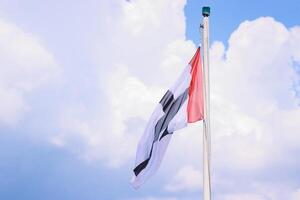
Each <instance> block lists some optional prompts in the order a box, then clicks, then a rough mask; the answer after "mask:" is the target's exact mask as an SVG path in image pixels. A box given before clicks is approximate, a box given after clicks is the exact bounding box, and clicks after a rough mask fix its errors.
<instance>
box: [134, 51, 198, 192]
mask: <svg viewBox="0 0 300 200" xmlns="http://www.w3.org/2000/svg"><path fill="white" fill-rule="evenodd" d="M203 118H204V102H203V76H202V63H201V56H200V47H199V48H198V49H197V51H196V53H195V55H194V56H193V58H192V60H191V61H190V63H189V64H188V65H187V67H186V68H185V69H184V71H183V72H182V74H181V75H180V77H179V79H178V80H177V81H176V82H175V84H174V85H173V86H172V87H171V88H170V89H169V90H168V91H167V92H166V93H165V95H164V96H163V98H162V99H161V100H160V102H159V104H158V105H157V107H156V108H155V110H154V112H153V113H152V115H151V117H150V120H149V122H148V124H147V126H146V129H145V131H144V134H143V136H142V138H141V140H140V142H139V144H138V149H137V153H136V166H135V168H134V170H133V171H134V176H133V179H132V185H133V187H135V188H138V187H139V186H141V185H142V184H143V183H144V182H145V181H146V180H147V179H148V178H149V177H150V176H152V175H153V174H154V173H155V172H156V171H157V169H158V167H159V165H160V163H161V160H162V158H163V156H164V153H165V151H166V148H167V146H168V143H169V141H170V139H171V136H172V134H173V132H174V131H176V130H178V129H181V128H184V127H186V126H187V124H188V123H192V122H196V121H199V120H202V119H203Z"/></svg>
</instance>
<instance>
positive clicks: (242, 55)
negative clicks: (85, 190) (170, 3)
mask: <svg viewBox="0 0 300 200" xmlns="http://www.w3.org/2000/svg"><path fill="white" fill-rule="evenodd" d="M296 29H297V28H296V27H295V28H293V29H291V30H288V29H287V28H285V27H284V25H283V24H281V23H279V22H276V21H275V20H274V19H272V18H259V19H257V20H254V21H246V22H244V23H242V24H241V25H240V26H239V28H238V29H237V30H236V31H235V32H234V33H233V34H232V35H231V37H230V40H229V46H228V49H227V50H225V48H224V45H223V44H222V43H220V42H218V43H214V44H213V45H212V48H211V52H212V53H211V61H212V65H211V66H212V72H211V75H212V78H211V79H212V80H211V82H212V110H213V114H212V115H213V130H212V132H213V151H214V152H213V155H215V156H216V157H215V159H214V160H215V165H217V166H222V168H224V167H228V168H232V167H234V168H239V169H257V168H261V167H263V166H266V165H267V164H268V163H270V162H275V161H276V160H277V159H279V157H280V154H282V153H283V151H284V150H285V149H280V145H281V144H282V143H283V140H286V139H288V138H289V137H293V139H296V141H297V142H296V141H295V140H294V143H295V142H296V143H297V144H299V139H300V135H298V134H297V132H298V131H299V130H298V128H297V127H296V126H297V125H296V122H295V121H294V120H288V119H294V117H295V115H298V114H299V112H300V111H299V107H298V106H297V104H296V102H297V98H296V97H295V91H294V90H293V87H292V86H293V84H294V83H295V81H297V79H299V76H298V75H297V74H296V72H295V70H294V69H293V66H292V61H295V60H293V59H294V57H295V56H294V55H295V53H296V54H297V49H296V48H294V45H291V44H294V43H297V42H299V41H298V39H297V38H296V37H295V36H293V35H294V33H293V32H295V30H296ZM286 120H288V121H289V122H290V124H289V125H287V124H286V123H285V121H286ZM286 132H290V133H292V134H289V135H292V136H286ZM280 138H282V141H281V142H280V143H279V144H277V145H276V148H272V146H274V145H275V144H276V143H275V142H278V139H280ZM224 155H227V156H224Z"/></svg>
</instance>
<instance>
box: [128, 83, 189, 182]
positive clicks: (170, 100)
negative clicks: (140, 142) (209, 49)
mask: <svg viewBox="0 0 300 200" xmlns="http://www.w3.org/2000/svg"><path fill="white" fill-rule="evenodd" d="M188 92H189V88H187V89H186V90H185V91H184V92H183V93H182V94H181V95H180V96H178V97H177V99H175V100H174V95H173V94H172V92H170V91H169V90H168V91H167V93H166V94H165V95H164V96H163V98H162V99H161V101H160V103H161V105H162V107H163V110H164V109H165V110H164V112H165V114H164V115H163V116H162V117H161V118H160V119H159V120H158V121H157V123H156V125H155V129H154V139H153V142H152V145H151V151H150V154H149V157H148V158H147V159H146V160H144V161H143V162H141V163H140V164H139V165H138V166H137V167H135V168H134V170H133V171H134V174H135V176H138V174H139V173H140V172H141V171H142V170H143V169H145V168H146V167H147V165H148V163H149V161H150V159H151V156H152V150H153V146H154V143H155V142H156V141H158V139H159V140H161V139H162V138H163V137H165V136H166V135H168V134H172V133H169V132H168V130H167V129H168V125H169V122H170V121H171V120H172V119H173V118H174V116H175V115H176V114H177V112H178V111H179V109H180V108H181V106H182V105H183V103H184V102H185V100H186V99H187V97H188ZM160 133H162V135H161V137H160V138H159V135H160Z"/></svg>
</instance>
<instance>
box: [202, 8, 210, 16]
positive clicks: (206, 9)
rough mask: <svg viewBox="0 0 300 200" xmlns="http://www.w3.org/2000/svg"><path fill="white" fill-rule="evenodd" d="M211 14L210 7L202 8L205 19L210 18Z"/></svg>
mask: <svg viewBox="0 0 300 200" xmlns="http://www.w3.org/2000/svg"><path fill="white" fill-rule="evenodd" d="M209 14H210V7H202V15H203V17H208V16H209Z"/></svg>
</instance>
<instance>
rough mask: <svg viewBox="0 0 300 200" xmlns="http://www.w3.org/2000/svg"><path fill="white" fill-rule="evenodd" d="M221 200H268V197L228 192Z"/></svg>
mask: <svg viewBox="0 0 300 200" xmlns="http://www.w3.org/2000/svg"><path fill="white" fill-rule="evenodd" d="M219 199H220V200H241V199H243V200H267V198H265V197H263V196H261V195H257V194H228V195H223V196H221V197H220V198H219Z"/></svg>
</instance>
